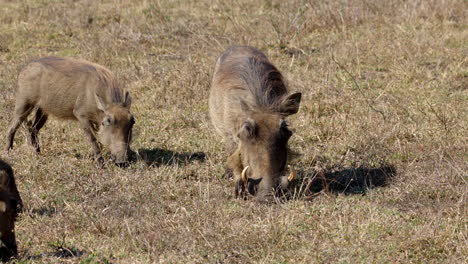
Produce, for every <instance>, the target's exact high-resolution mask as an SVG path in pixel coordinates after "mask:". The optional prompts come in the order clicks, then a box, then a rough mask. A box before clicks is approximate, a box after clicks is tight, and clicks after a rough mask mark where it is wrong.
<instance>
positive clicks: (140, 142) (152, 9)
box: [0, 0, 468, 263]
mask: <svg viewBox="0 0 468 264" xmlns="http://www.w3.org/2000/svg"><path fill="white" fill-rule="evenodd" d="M466 10H468V9H467V4H466V1H463V0H451V1H435V0H434V1H410V2H408V1H401V0H392V1H358V0H347V1H338V0H335V1H328V2H324V1H314V0H312V1H302V0H294V1H287V2H285V1H273V0H272V1H267V0H265V1H246V0H236V1H229V2H227V1H216V0H215V1H207V0H201V1H191V0H190V1H169V0H160V1H115V0H108V1H70V0H57V1H44V0H27V1H5V0H3V1H2V0H0V91H1V92H0V101H1V104H0V127H2V128H3V129H1V130H0V137H1V138H5V137H6V127H7V126H8V122H9V121H10V118H11V117H12V110H13V108H14V98H15V97H14V95H15V90H16V77H17V74H18V71H19V70H20V69H21V68H22V67H23V66H24V65H25V64H26V63H27V62H28V61H29V60H31V59H33V58H38V57H41V56H46V55H58V56H74V57H80V58H84V59H87V60H90V61H93V62H96V63H99V64H102V65H105V66H106V67H108V68H110V69H111V70H112V71H114V72H115V73H116V74H117V75H118V76H119V78H120V79H121V80H122V81H123V82H124V83H125V87H126V89H127V90H129V91H130V92H131V94H132V96H133V102H134V103H133V105H132V112H133V113H134V114H135V117H136V122H137V123H136V126H135V134H136V137H135V140H134V143H133V145H132V146H133V148H134V149H135V150H137V151H138V152H139V153H140V155H141V157H142V158H141V160H139V161H138V162H136V163H134V164H132V165H131V166H130V167H129V168H127V169H120V168H118V167H115V166H113V165H110V164H109V165H108V166H106V167H105V168H104V169H96V168H95V166H94V163H93V161H92V160H91V158H90V144H89V142H87V140H86V138H85V136H84V133H83V132H82V131H81V130H80V129H79V126H78V124H77V123H71V122H61V121H60V120H56V119H54V118H51V119H50V121H49V122H48V123H47V124H46V126H45V128H44V129H43V130H42V131H41V134H40V141H41V143H42V153H41V154H40V155H36V154H35V153H33V151H32V148H31V147H30V146H29V145H28V144H27V142H26V141H25V138H26V129H24V128H22V129H20V130H19V131H18V133H17V137H16V141H15V149H14V150H13V151H11V152H9V153H7V152H4V151H2V152H0V155H1V158H2V159H4V160H5V161H7V162H9V163H10V164H11V165H12V167H13V168H14V171H15V174H16V179H17V184H18V187H19V190H20V192H21V195H22V198H23V200H24V203H25V206H26V210H25V212H24V213H23V214H22V215H21V216H20V218H19V220H18V222H17V223H16V232H17V240H18V246H19V251H20V254H19V257H18V259H16V260H14V261H12V262H15V263H58V262H60V263H152V262H160V263H464V262H466V261H467V256H468V246H467V233H468V230H467V229H468V228H467V227H468V226H467V221H466V219H467V206H466V194H467V184H466V181H467V171H468V166H467V164H468V162H467V161H468V159H467V153H468V152H467V147H468V145H467V136H466V131H467V129H468V118H467V112H468V104H467V99H468V94H467V87H468V74H467V72H468V70H467V69H468V60H467V54H468V46H467V42H468V30H467V29H468V20H467V11H466ZM234 44H245V45H252V46H256V47H258V48H260V49H262V50H263V51H264V52H265V53H266V54H267V55H268V56H269V58H270V59H271V60H272V61H273V62H274V63H275V64H276V65H277V67H278V68H279V69H281V71H282V72H283V74H284V75H285V77H286V79H287V80H288V84H289V87H290V89H291V91H300V92H302V93H303V101H302V103H301V108H300V111H299V113H298V114H297V115H295V116H293V117H291V118H290V122H291V127H292V128H293V129H294V131H295V134H294V136H293V137H292V138H291V141H290V145H291V147H292V149H293V150H294V151H296V152H297V153H298V154H297V155H296V156H297V157H296V158H295V159H294V160H293V161H291V163H292V164H293V165H294V166H295V167H296V169H297V170H298V171H299V175H300V177H301V178H300V180H299V184H298V186H299V187H298V192H297V193H296V195H295V197H294V199H291V200H289V201H286V202H283V203H279V204H275V205H260V204H256V203H254V202H251V201H244V200H236V199H234V198H233V192H234V184H233V182H232V180H230V179H224V178H222V174H223V162H224V161H225V158H226V153H224V152H223V145H222V143H221V140H220V138H219V137H218V136H217V135H215V134H214V132H213V131H214V130H213V129H212V127H211V124H210V120H209V117H208V101H207V99H208V93H209V87H210V81H211V75H212V71H213V67H214V63H215V61H216V58H217V56H218V55H219V54H220V53H221V52H222V51H223V50H224V49H225V48H226V47H228V46H229V45H234ZM5 143H6V142H5Z"/></svg>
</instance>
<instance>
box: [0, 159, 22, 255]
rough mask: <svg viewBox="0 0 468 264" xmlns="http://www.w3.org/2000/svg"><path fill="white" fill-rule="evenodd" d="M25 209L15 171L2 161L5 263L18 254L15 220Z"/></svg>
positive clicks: (0, 218) (0, 223)
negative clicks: (17, 186)
mask: <svg viewBox="0 0 468 264" xmlns="http://www.w3.org/2000/svg"><path fill="white" fill-rule="evenodd" d="M22 208H23V202H22V201H21V197H20V195H19V192H18V189H17V188H16V183H15V178H14V176H13V170H12V168H11V167H10V165H8V164H7V163H5V162H4V161H2V160H0V240H1V242H2V243H3V245H4V246H5V247H1V246H0V259H1V260H3V261H5V260H8V259H9V258H10V257H11V256H14V255H16V254H17V247H16V239H15V220H16V217H17V216H18V213H19V212H20V211H21V210H22Z"/></svg>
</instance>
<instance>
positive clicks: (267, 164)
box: [209, 46, 301, 201]
mask: <svg viewBox="0 0 468 264" xmlns="http://www.w3.org/2000/svg"><path fill="white" fill-rule="evenodd" d="M300 101H301V93H294V94H291V95H288V90H287V88H286V86H285V84H284V82H283V77H282V75H281V73H280V72H279V71H278V69H276V67H275V66H274V65H273V64H271V62H269V61H268V58H267V57H266V56H265V54H263V53H262V52H261V51H260V50H258V49H256V48H253V47H246V46H234V47H230V48H228V49H227V50H226V51H225V52H224V53H222V54H221V56H220V57H219V58H218V61H217V63H216V67H215V71H214V76H213V81H212V86H211V91H210V99H209V106H210V116H211V121H212V123H213V125H214V127H215V128H216V130H217V132H218V133H219V134H220V135H222V136H223V138H224V139H225V141H226V144H227V148H228V150H229V151H230V153H233V154H232V155H231V156H229V158H228V159H227V168H228V170H229V171H231V172H232V173H233V174H234V179H235V181H236V189H235V195H236V197H237V196H239V195H241V194H244V192H245V187H246V186H248V191H249V192H250V193H251V194H256V196H257V200H259V201H271V200H272V198H273V194H274V192H273V191H274V190H278V189H286V188H287V187H288V185H289V182H290V181H291V180H293V178H294V171H293V170H292V169H291V172H290V174H289V177H288V176H287V175H286V174H285V167H286V162H287V155H288V147H287V144H288V140H289V138H290V137H291V135H292V132H291V131H290V130H289V129H288V125H287V123H286V121H285V120H284V119H285V118H286V117H287V116H289V115H292V114H295V113H297V111H298V110H299V104H300Z"/></svg>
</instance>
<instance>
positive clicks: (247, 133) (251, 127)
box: [237, 118, 255, 140]
mask: <svg viewBox="0 0 468 264" xmlns="http://www.w3.org/2000/svg"><path fill="white" fill-rule="evenodd" d="M237 135H238V137H239V138H240V139H243V140H247V139H249V138H251V137H253V136H254V135H255V121H254V120H253V119H251V118H248V119H247V120H246V121H245V122H244V123H243V124H242V126H241V128H240V130H239V133H238V134H237Z"/></svg>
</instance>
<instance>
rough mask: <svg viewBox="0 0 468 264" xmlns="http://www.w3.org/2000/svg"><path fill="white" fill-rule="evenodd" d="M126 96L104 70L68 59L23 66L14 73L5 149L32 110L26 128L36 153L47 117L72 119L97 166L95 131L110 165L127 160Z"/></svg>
mask: <svg viewBox="0 0 468 264" xmlns="http://www.w3.org/2000/svg"><path fill="white" fill-rule="evenodd" d="M130 105H131V98H130V95H129V93H128V92H126V93H123V91H122V89H121V88H120V86H119V84H118V82H117V80H116V78H115V77H114V75H113V74H112V73H111V72H110V71H109V70H108V69H106V68H104V67H102V66H100V65H97V64H94V63H91V62H88V61H85V60H78V59H72V58H58V57H45V58H41V59H38V60H35V61H33V62H31V63H30V64H28V65H27V66H26V67H25V68H24V69H23V70H22V71H21V72H20V74H19V77H18V91H17V94H16V105H15V113H14V117H13V120H12V121H11V124H10V127H9V129H8V138H7V149H11V148H12V147H13V138H14V135H15V132H16V130H17V129H18V127H19V126H20V124H21V123H22V122H23V121H24V120H25V119H26V118H27V116H28V115H29V114H30V113H31V112H32V111H33V110H34V109H35V108H36V109H37V110H36V116H35V119H34V121H33V123H32V125H31V127H30V130H31V143H32V145H33V146H34V147H35V148H36V151H38V152H39V151H40V148H39V142H38V138H37V134H38V132H39V130H40V129H41V128H42V127H43V126H44V124H45V122H46V121H47V117H48V115H49V114H50V115H54V116H56V117H59V118H62V119H74V120H78V121H79V122H80V123H81V126H82V128H83V129H84V131H85V132H86V134H87V135H88V137H89V139H90V141H91V143H92V146H93V151H94V154H95V156H96V158H97V160H98V162H99V163H102V157H101V150H100V146H99V144H98V142H97V139H96V133H97V131H98V130H99V129H100V128H101V131H100V132H101V133H100V134H101V136H102V137H101V142H102V143H104V144H105V145H108V146H109V148H110V151H111V153H112V155H113V158H115V162H116V163H118V164H123V163H126V162H127V161H128V158H129V154H130V152H131V150H130V145H129V144H130V140H131V132H132V126H133V123H134V120H133V116H132V115H131V113H130V111H129V110H130Z"/></svg>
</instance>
